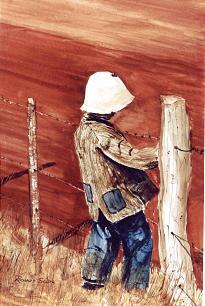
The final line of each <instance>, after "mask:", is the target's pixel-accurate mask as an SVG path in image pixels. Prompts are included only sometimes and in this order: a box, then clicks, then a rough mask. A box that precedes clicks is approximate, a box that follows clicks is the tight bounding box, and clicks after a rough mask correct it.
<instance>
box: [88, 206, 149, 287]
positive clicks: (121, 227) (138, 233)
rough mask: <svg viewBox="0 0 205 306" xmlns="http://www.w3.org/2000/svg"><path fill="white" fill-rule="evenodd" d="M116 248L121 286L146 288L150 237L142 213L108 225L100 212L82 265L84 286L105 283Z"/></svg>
mask: <svg viewBox="0 0 205 306" xmlns="http://www.w3.org/2000/svg"><path fill="white" fill-rule="evenodd" d="M120 244H122V247H123V257H124V260H123V267H122V282H123V283H124V285H125V287H126V288H127V289H133V288H146V287H148V285H149V273H150V260H151V255H152V237H151V232H150V229H149V225H148V223H147V221H146V218H145V215H144V213H143V212H142V211H140V212H138V213H137V214H135V215H132V216H130V217H127V218H124V219H122V220H120V221H118V222H115V223H111V222H109V221H108V220H107V219H106V218H105V216H104V215H103V214H102V212H101V211H100V213H99V218H98V221H97V222H94V223H93V227H92V231H91V234H90V237H89V242H88V246H87V249H86V250H85V254H84V257H83V261H82V278H83V280H84V282H87V283H90V284H96V285H103V284H105V283H106V282H107V281H108V280H109V276H110V274H111V271H112V266H113V263H114V261H115V259H116V257H117V254H118V251H119V247H120Z"/></svg>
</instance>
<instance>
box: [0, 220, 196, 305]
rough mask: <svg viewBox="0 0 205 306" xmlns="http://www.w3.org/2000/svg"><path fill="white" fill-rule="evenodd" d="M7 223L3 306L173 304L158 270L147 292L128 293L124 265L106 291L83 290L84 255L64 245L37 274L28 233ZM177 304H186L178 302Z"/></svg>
mask: <svg viewBox="0 0 205 306" xmlns="http://www.w3.org/2000/svg"><path fill="white" fill-rule="evenodd" d="M5 220H6V219H5V215H4V218H3V219H1V222H0V241H1V244H2V246H1V251H0V269H1V270H0V271H1V273H0V282H1V293H0V306H13V305H20V306H40V305H42V306H47V305H49V306H70V305H76V306H77V305H95V306H100V305H102V306H116V305H119V306H120V305H123V306H124V305H129V306H132V305H133V306H134V305H139V306H143V305H149V306H161V305H164V306H165V305H171V303H170V302H169V299H168V297H167V294H166V290H164V289H163V290H162V285H163V280H164V278H163V276H162V275H161V274H160V273H159V272H158V271H157V270H156V269H153V270H152V273H151V280H150V287H149V289H148V290H147V292H145V293H143V292H140V291H139V290H136V291H133V292H131V293H128V292H126V291H125V290H124V288H123V287H122V285H121V282H120V270H121V265H120V264H119V265H118V266H115V267H114V269H113V273H112V277H111V281H110V282H109V284H108V285H107V286H106V287H105V288H102V289H99V290H97V291H94V292H93V291H87V290H85V289H83V288H81V277H80V265H81V256H80V255H79V254H78V253H76V252H75V251H73V250H72V251H71V250H69V249H68V248H66V247H64V246H62V245H58V246H55V247H53V248H52V249H49V250H46V251H45V252H44V254H43V257H42V271H41V273H40V274H39V275H35V273H34V271H35V265H34V261H33V259H32V257H31V255H30V252H29V235H28V231H27V230H26V229H23V228H22V227H19V226H18V225H17V224H13V225H12V226H11V225H10V224H11V223H10V222H9V223H6V222H5ZM44 243H46V241H44ZM174 305H186V304H185V303H183V301H178V303H177V304H174ZM193 305H195V304H193ZM196 305H199V304H198V303H197V304H196Z"/></svg>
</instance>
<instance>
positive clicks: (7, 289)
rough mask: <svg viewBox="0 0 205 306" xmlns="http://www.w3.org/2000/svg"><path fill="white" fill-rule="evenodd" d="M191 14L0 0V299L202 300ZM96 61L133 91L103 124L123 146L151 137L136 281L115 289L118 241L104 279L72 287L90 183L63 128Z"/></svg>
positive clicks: (198, 73) (197, 87)
mask: <svg viewBox="0 0 205 306" xmlns="http://www.w3.org/2000/svg"><path fill="white" fill-rule="evenodd" d="M203 11H204V4H203V2H202V1H192V0H187V1H176V0H173V1H171V0H166V1H159V0H155V1H154V0H146V1H145V0H142V1H128V0H124V1H121V0H119V1H115V0H110V1H107V0H94V1H88V0H79V1H74V0H67V1H66V0H60V1H54V0H47V1H45V0H42V1H23V0H22V1H17V0H13V1H8V0H2V1H1V13H0V14H1V17H0V18H1V20H0V21H1V23H0V59H1V61H0V84H1V85H0V107H1V112H0V117H1V118H0V134H1V136H0V137H1V139H0V155H1V159H0V160H1V198H0V203H1V220H0V227H1V230H0V235H1V238H0V243H1V250H0V267H1V270H0V279H1V293H0V305H33V306H34V305H35V306H36V305H63V306H64V305H66V306H67V305H89V304H93V305H154V306H155V305H201V303H202V301H201V292H202V288H203V282H202V268H203V222H204V220H203V201H204V199H203V185H204V181H203V159H204V151H203V146H204V143H203V135H204V126H203V120H204V118H203V109H204V104H203V103H204V87H203V75H204V58H203V56H204V42H203V41H204V34H203V30H202V29H203ZM99 71H104V72H105V71H110V72H111V73H112V74H113V75H114V76H113V77H114V78H115V75H117V76H118V77H119V78H120V79H121V80H122V81H123V82H124V84H125V85H126V87H127V89H128V90H129V92H130V93H131V94H132V95H133V96H134V100H133V101H132V103H130V104H129V105H127V107H126V108H124V109H122V110H120V111H119V112H117V113H116V114H115V115H114V116H113V117H112V118H111V119H110V120H108V121H109V122H111V124H112V125H114V126H115V128H116V129H119V130H120V131H121V133H122V134H123V135H124V136H123V137H126V139H127V141H128V142H129V144H130V145H131V146H132V147H133V148H135V149H138V150H141V149H142V148H144V147H150V148H151V147H152V148H153V147H156V146H157V148H158V165H159V167H158V168H154V167H153V168H154V169H148V170H146V174H147V176H148V177H149V179H150V181H151V182H152V183H153V184H154V186H156V187H157V189H159V193H158V195H155V197H154V198H153V199H151V201H150V202H149V204H148V205H147V208H146V210H145V215H146V218H147V221H148V223H149V227H150V230H151V233H152V239H153V251H152V258H151V264H150V267H151V271H150V281H149V287H148V289H147V290H146V291H143V290H139V289H136V290H132V291H127V290H126V289H125V288H124V285H123V284H122V282H121V267H122V262H123V250H122V247H120V248H119V252H118V255H117V258H116V260H115V262H114V266H113V269H112V274H111V278H110V281H109V282H108V283H107V284H106V286H105V287H104V288H100V289H97V290H93V291H91V290H87V289H85V288H82V287H81V285H82V279H81V272H80V269H81V266H82V258H83V254H84V250H85V249H86V247H87V243H88V239H89V235H90V230H91V226H92V218H91V216H90V215H89V209H88V207H87V205H86V197H85V192H84V190H85V191H86V190H87V195H88V198H90V199H91V198H92V197H91V196H92V190H91V189H90V185H89V184H87V185H84V186H83V183H84V184H86V183H88V182H83V179H82V175H81V172H80V171H81V168H80V163H79V161H78V156H77V154H76V147H75V143H74V134H75V132H76V130H77V128H78V126H79V124H80V120H81V118H82V116H83V112H82V111H81V110H80V107H81V106H82V104H83V101H84V97H85V88H86V84H87V82H88V79H89V77H90V76H91V75H92V74H94V73H95V72H99ZM115 97H116V96H115ZM28 99H29V100H28ZM116 101H117V99H116ZM91 119H92V120H94V119H93V117H92V118H91ZM101 119H102V118H101ZM95 120H96V118H95ZM103 120H104V119H103ZM92 122H93V121H92ZM86 141H88V139H86ZM120 146H121V145H119V146H118V148H119V149H120ZM130 149H131V147H130ZM130 152H131V151H130ZM128 154H129V151H128ZM130 154H131V153H130ZM130 156H131V155H130ZM109 158H111V156H109ZM141 160H142V159H141ZM118 161H119V160H118ZM126 161H127V160H126ZM115 162H116V161H115ZM118 170H119V168H118ZM90 171H91V173H93V172H92V171H93V169H90ZM116 172H117V171H116ZM123 173H124V175H125V176H126V174H125V172H123ZM126 173H127V172H126ZM133 173H134V172H133ZM97 174H98V172H97V170H96V173H95V177H96V179H97ZM113 178H114V179H117V178H116V177H115V176H114V175H113ZM135 179H136V176H135V175H134V174H133V177H132V181H133V180H135ZM132 187H133V186H132ZM108 191H109V192H110V190H108ZM121 193H123V192H122V190H121ZM104 194H106V192H104ZM116 197H117V198H118V199H120V200H119V201H118V207H117V208H119V207H120V209H122V210H121V215H122V216H123V209H124V205H126V201H125V200H124V197H125V196H124V197H123V199H122V198H121V197H119V191H115V192H114V193H113V194H107V195H106V196H105V197H104V198H105V200H106V201H107V199H108V200H109V201H108V202H107V203H108V204H107V205H108V206H107V208H106V207H105V209H108V208H110V210H111V211H112V212H113V211H114V210H115V209H117V208H116V206H115V205H114V204H113V203H114V202H113V198H114V199H116ZM110 199H112V204H110V203H111V202H110ZM124 203H125V204H124ZM109 205H110V206H109ZM32 221H33V222H32ZM114 221H116V220H114ZM88 273H89V271H88Z"/></svg>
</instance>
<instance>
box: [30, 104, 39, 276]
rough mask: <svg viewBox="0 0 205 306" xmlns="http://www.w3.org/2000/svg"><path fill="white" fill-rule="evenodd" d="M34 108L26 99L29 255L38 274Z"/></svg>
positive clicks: (37, 210)
mask: <svg viewBox="0 0 205 306" xmlns="http://www.w3.org/2000/svg"><path fill="white" fill-rule="evenodd" d="M35 108H36V104H35V101H34V100H33V99H32V98H28V169H29V192H30V213H31V253H32V256H33V257H34V261H35V272H36V273H37V274H38V273H39V272H40V261H41V251H42V250H41V243H40V236H39V228H40V215H39V213H40V211H39V188H38V172H37V170H38V162H37V145H36V113H35Z"/></svg>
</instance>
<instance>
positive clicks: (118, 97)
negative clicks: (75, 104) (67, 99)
mask: <svg viewBox="0 0 205 306" xmlns="http://www.w3.org/2000/svg"><path fill="white" fill-rule="evenodd" d="M133 99H134V96H133V95H132V94H131V93H130V92H129V90H128V89H127V88H126V86H125V84H124V83H123V82H122V80H121V79H120V78H119V77H118V76H117V75H115V74H114V73H111V72H107V71H105V72H96V73H94V74H93V75H91V76H90V77H89V79H88V82H87V85H86V90H85V99H84V103H83V105H82V106H81V108H80V109H81V110H82V111H84V112H89V113H96V114H110V113H112V112H117V111H120V110H121V109H123V108H125V107H126V106H127V105H128V104H130V103H131V102H132V100H133Z"/></svg>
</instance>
